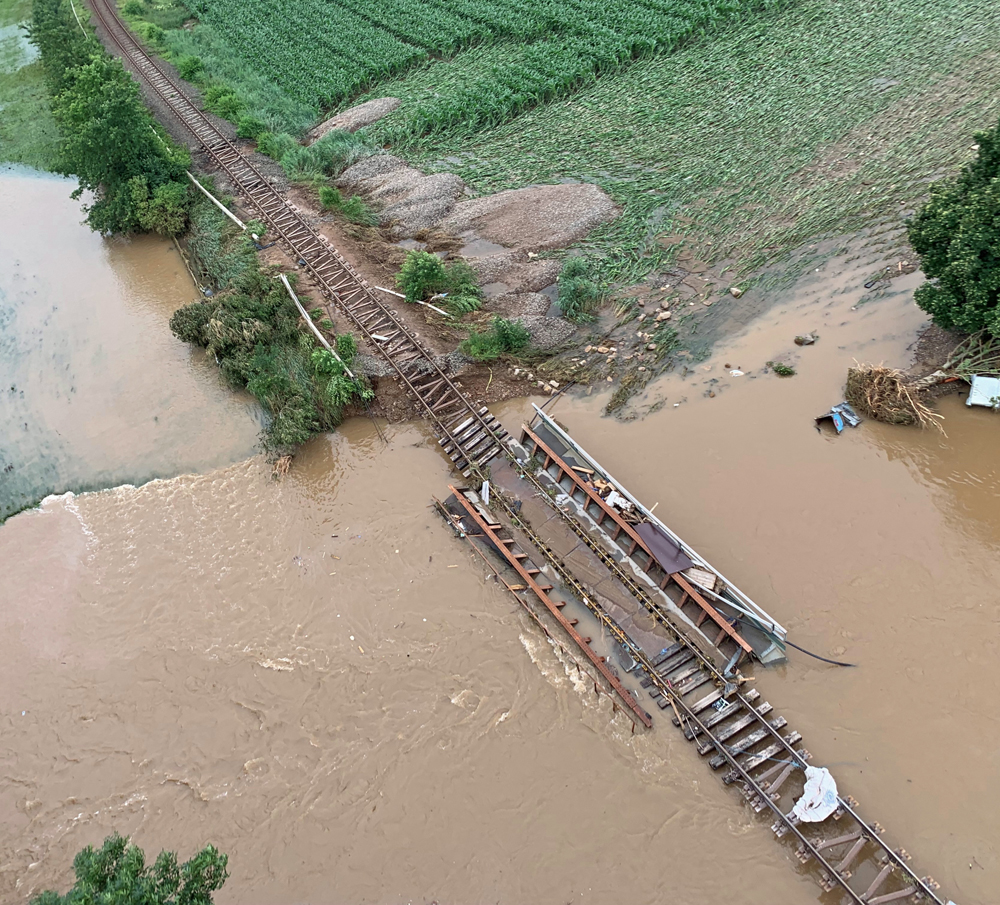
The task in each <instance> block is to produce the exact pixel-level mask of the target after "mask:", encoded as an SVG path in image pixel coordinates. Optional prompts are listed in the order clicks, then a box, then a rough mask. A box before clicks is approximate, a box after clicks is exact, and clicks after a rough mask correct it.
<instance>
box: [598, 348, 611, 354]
mask: <svg viewBox="0 0 1000 905" xmlns="http://www.w3.org/2000/svg"><path fill="white" fill-rule="evenodd" d="M597 351H598V353H600V354H601V355H607V354H608V352H610V351H611V350H610V349H609V348H608V347H607V346H598V347H597Z"/></svg>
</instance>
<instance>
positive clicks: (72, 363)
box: [0, 167, 259, 519]
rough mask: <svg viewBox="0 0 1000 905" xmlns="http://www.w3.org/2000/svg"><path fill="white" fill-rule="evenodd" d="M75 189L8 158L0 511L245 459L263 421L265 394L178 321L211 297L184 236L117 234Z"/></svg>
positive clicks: (0, 189) (3, 216)
mask: <svg viewBox="0 0 1000 905" xmlns="http://www.w3.org/2000/svg"><path fill="white" fill-rule="evenodd" d="M73 188H74V185H73V183H72V182H71V181H70V180H68V179H59V178H56V177H52V176H49V175H42V174H36V173H33V172H32V171H30V170H26V169H16V168H9V167H7V168H5V167H0V231H2V235H3V241H2V242H0V331H2V332H0V399H2V404H0V519H2V518H4V517H5V516H7V515H8V514H10V512H16V511H17V510H18V509H20V508H21V507H23V506H25V505H29V504H31V503H34V502H36V501H37V500H39V499H41V497H43V496H45V495H46V494H48V493H52V492H61V491H64V490H90V489H94V488H99V487H108V486H113V485H115V484H122V483H126V482H127V483H135V484H138V483H141V482H143V481H148V480H149V479H150V478H154V477H169V476H173V475H176V474H180V473H183V472H186V471H195V470H203V469H205V468H211V467H216V466H219V465H224V464H228V463H230V462H233V461H236V460H239V459H245V458H246V457H247V456H249V455H251V454H252V453H253V451H254V446H255V443H256V436H257V432H258V430H259V424H258V423H257V422H258V416H257V410H256V407H255V405H254V404H253V402H252V400H250V399H249V397H247V398H241V397H239V396H237V395H236V394H234V393H233V392H232V391H231V390H230V389H229V388H228V387H226V386H225V385H224V384H223V383H222V382H221V381H220V380H219V378H218V372H217V370H216V368H215V364H214V362H211V361H208V360H206V359H205V356H204V354H203V353H201V352H199V351H197V350H193V349H191V347H189V346H188V345H187V344H185V343H182V342H180V341H179V340H177V339H175V338H174V336H173V335H172V334H171V333H170V330H169V329H168V328H167V322H168V321H169V319H170V315H171V314H172V313H173V311H174V310H175V309H176V308H178V307H180V306H181V305H183V304H185V303H187V302H189V301H191V299H192V298H193V297H194V296H195V295H196V293H197V290H196V288H195V286H194V284H193V282H192V280H191V277H190V276H189V275H188V273H187V272H186V270H185V268H184V264H183V262H182V261H181V258H180V256H179V255H178V254H177V252H176V250H175V249H174V246H173V244H172V243H171V242H169V241H168V240H165V239H161V238H157V237H152V236H143V237H139V238H135V239H131V240H122V239H103V238H102V237H100V236H98V235H97V234H95V233H93V232H91V231H90V230H89V229H88V228H87V227H86V226H83V225H82V224H81V222H80V221H81V220H82V219H83V215H82V213H81V211H80V202H77V201H73V200H72V199H71V198H70V197H69V196H70V193H71V192H72V191H73Z"/></svg>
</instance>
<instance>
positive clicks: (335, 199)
mask: <svg viewBox="0 0 1000 905" xmlns="http://www.w3.org/2000/svg"><path fill="white" fill-rule="evenodd" d="M319 203H320V204H321V205H323V210H330V209H331V208H338V209H339V208H340V205H341V204H343V203H344V196H343V195H341V194H340V189H336V188H334V187H333V186H332V185H321V186H320V187H319Z"/></svg>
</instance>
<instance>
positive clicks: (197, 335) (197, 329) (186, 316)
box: [170, 303, 213, 345]
mask: <svg viewBox="0 0 1000 905" xmlns="http://www.w3.org/2000/svg"><path fill="white" fill-rule="evenodd" d="M212 310H213V309H212V306H211V305H203V304H201V303H195V304H191V305H185V306H184V307H183V308H178V309H177V310H176V311H175V312H174V313H173V315H172V317H171V318H170V329H171V331H172V332H173V334H174V336H176V337H177V338H178V339H179V340H181V342H186V343H196V344H197V345H205V328H206V327H207V326H208V322H209V321H210V320H211V319H212Z"/></svg>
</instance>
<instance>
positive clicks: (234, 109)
mask: <svg viewBox="0 0 1000 905" xmlns="http://www.w3.org/2000/svg"><path fill="white" fill-rule="evenodd" d="M204 100H205V109H206V110H208V111H209V113H214V114H215V115H216V116H220V117H222V119H228V120H229V121H230V122H237V121H238V120H239V118H240V116H241V115H242V113H243V109H244V104H243V101H241V100H240V99H239V98H238V97H237V96H236V92H235V91H233V89H232V88H230V87H229V86H228V85H220V84H218V83H216V84H214V85H209V86H208V87H207V88H206V89H205V92H204Z"/></svg>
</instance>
